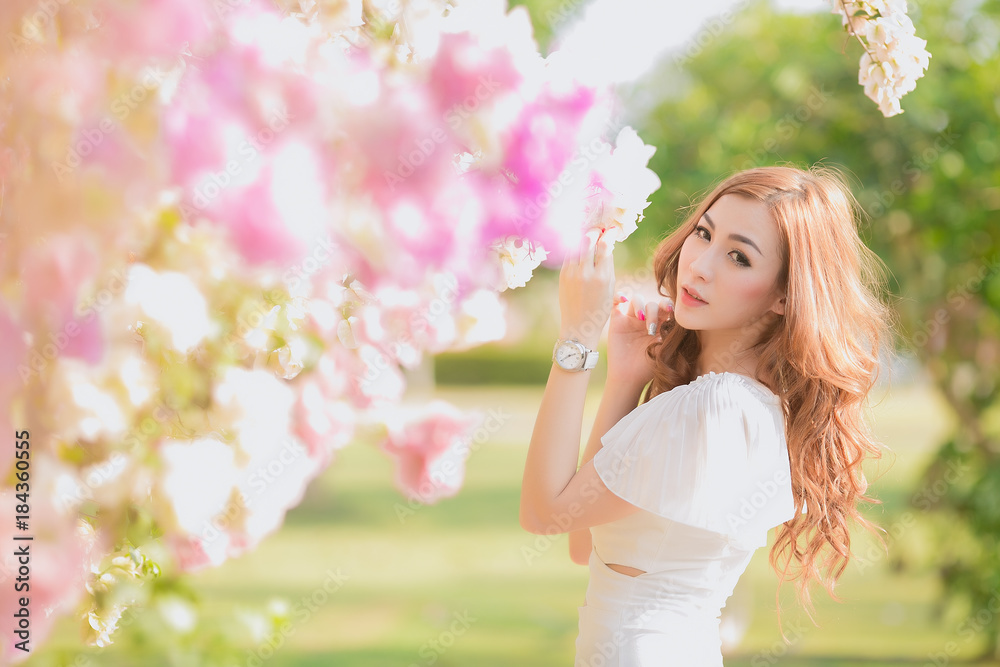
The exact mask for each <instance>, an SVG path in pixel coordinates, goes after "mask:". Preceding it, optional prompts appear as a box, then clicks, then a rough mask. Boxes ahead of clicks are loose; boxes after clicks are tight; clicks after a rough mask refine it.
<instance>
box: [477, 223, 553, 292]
mask: <svg viewBox="0 0 1000 667" xmlns="http://www.w3.org/2000/svg"><path fill="white" fill-rule="evenodd" d="M490 248H491V249H492V250H493V251H494V252H495V253H496V257H497V258H498V259H499V262H500V270H501V272H502V277H498V279H497V283H496V285H495V287H496V290H497V291H498V292H503V291H504V290H507V289H514V288H517V287H524V286H525V285H526V284H527V283H528V281H529V280H531V276H532V273H533V272H534V270H535V269H536V268H538V265H539V264H541V263H542V261H543V260H544V259H545V258H546V257H547V256H548V252H547V251H545V250H543V249H542V247H541V246H540V245H538V244H537V243H531V242H530V241H529V240H527V239H523V238H520V237H517V236H508V237H505V238H503V239H497V240H496V241H494V242H493V244H492V245H491V246H490Z"/></svg>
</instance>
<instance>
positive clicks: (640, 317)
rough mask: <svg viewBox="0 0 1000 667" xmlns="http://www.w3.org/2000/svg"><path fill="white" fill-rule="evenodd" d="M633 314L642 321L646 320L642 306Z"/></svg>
mask: <svg viewBox="0 0 1000 667" xmlns="http://www.w3.org/2000/svg"><path fill="white" fill-rule="evenodd" d="M635 316H636V317H638V318H639V319H640V320H642V321H643V322H645V321H646V313H644V312H642V308H640V309H639V312H638V313H636V314H635Z"/></svg>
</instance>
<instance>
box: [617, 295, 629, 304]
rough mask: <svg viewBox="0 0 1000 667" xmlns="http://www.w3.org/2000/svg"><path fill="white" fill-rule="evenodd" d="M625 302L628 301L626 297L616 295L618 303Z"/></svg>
mask: <svg viewBox="0 0 1000 667" xmlns="http://www.w3.org/2000/svg"><path fill="white" fill-rule="evenodd" d="M626 301H628V297H627V296H625V295H624V294H619V295H618V303H625V302H626Z"/></svg>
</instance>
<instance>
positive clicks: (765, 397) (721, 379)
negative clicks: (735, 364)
mask: <svg viewBox="0 0 1000 667" xmlns="http://www.w3.org/2000/svg"><path fill="white" fill-rule="evenodd" d="M653 401H656V402H657V403H659V404H660V405H661V407H663V408H667V409H670V408H675V407H676V408H680V409H682V410H683V411H684V412H686V413H687V414H690V415H700V416H710V415H713V414H720V415H721V414H726V415H734V414H746V413H751V414H753V413H756V414H765V413H774V412H779V413H780V411H781V399H780V398H779V397H778V396H777V395H776V394H775V393H774V392H772V391H771V390H770V389H768V388H767V386H765V385H764V384H762V383H760V382H758V381H757V380H754V379H753V378H750V377H748V376H746V375H741V374H739V373H731V372H723V373H715V372H709V373H706V374H705V375H700V376H698V377H697V378H695V379H694V380H692V381H691V382H689V383H688V384H685V385H680V386H677V387H674V388H673V389H671V390H670V391H667V392H664V393H662V394H659V395H657V396H654V397H653V398H652V399H650V400H649V401H647V403H651V402H653Z"/></svg>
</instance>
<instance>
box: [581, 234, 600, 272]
mask: <svg viewBox="0 0 1000 667" xmlns="http://www.w3.org/2000/svg"><path fill="white" fill-rule="evenodd" d="M600 234H601V230H599V229H588V230H587V234H586V239H585V241H586V245H585V246H584V248H585V250H584V251H583V253H582V254H581V255H580V266H583V267H590V266H594V255H595V253H596V250H597V239H598V237H599V236H600Z"/></svg>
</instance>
